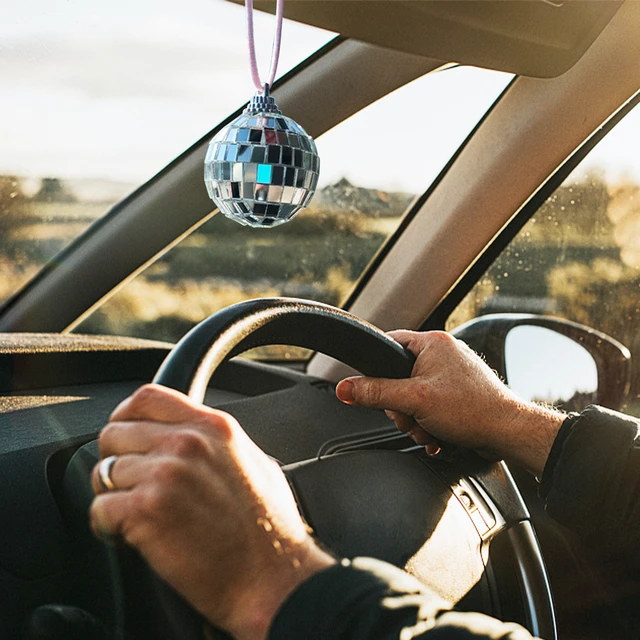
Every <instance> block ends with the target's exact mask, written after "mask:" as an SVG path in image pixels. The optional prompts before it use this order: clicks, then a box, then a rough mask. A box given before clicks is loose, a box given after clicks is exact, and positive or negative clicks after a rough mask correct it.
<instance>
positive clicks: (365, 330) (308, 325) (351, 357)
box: [153, 298, 415, 402]
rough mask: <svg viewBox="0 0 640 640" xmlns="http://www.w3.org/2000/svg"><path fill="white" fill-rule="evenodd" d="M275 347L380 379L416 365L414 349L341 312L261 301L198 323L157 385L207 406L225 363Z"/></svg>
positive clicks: (167, 361)
mask: <svg viewBox="0 0 640 640" xmlns="http://www.w3.org/2000/svg"><path fill="white" fill-rule="evenodd" d="M270 344H286V345H290V346H298V347H303V348H307V349H313V350H314V351H320V352H322V353H324V354H326V355H328V356H331V357H334V358H336V359H339V360H341V361H342V362H344V363H345V364H347V365H349V366H350V367H352V368H353V369H356V370H358V371H360V372H361V373H363V374H364V375H368V376H375V377H386V378H407V377H409V376H410V375H411V371H412V369H413V365H414V363H415V357H414V356H413V354H412V353H411V352H410V351H408V350H407V349H405V348H404V347H403V346H401V345H400V344H398V343H397V342H396V341H395V340H393V339H392V338H390V337H389V336H388V335H386V334H385V333H384V332H382V331H380V329H378V328H377V327H375V326H374V325H372V324H370V323H368V322H366V321H364V320H361V319H360V318H358V317H357V316H354V315H353V314H350V313H348V312H346V311H344V310H342V309H337V308H336V307H332V306H330V305H327V304H322V303H320V302H313V301H310V300H301V299H297V298H259V299H255V300H248V301H246V302H240V303H238V304H234V305H231V306H230V307H227V308H225V309H223V310H221V311H219V312H217V313H215V314H213V315H212V316H210V317H209V318H207V319H206V320H203V321H202V322H201V323H200V324H198V325H196V326H195V327H194V328H193V329H191V331H189V332H188V333H187V334H186V335H185V336H184V337H183V338H182V340H180V342H178V344H176V346H175V347H174V348H173V350H172V351H171V353H170V354H169V355H168V356H167V357H166V359H165V360H164V362H163V363H162V365H161V366H160V368H159V369H158V372H157V373H156V375H155V377H154V379H153V382H154V383H156V384H161V385H164V386H166V387H171V388H172V389H176V390H178V391H181V392H182V393H184V394H186V395H188V396H189V397H190V398H192V399H193V400H196V401H197V402H202V401H203V400H204V396H205V393H206V389H207V385H208V383H209V380H210V379H211V376H212V375H213V372H214V371H215V370H216V368H217V367H218V366H219V365H220V364H222V362H224V361H225V360H226V359H228V358H231V357H233V356H235V355H238V354H240V353H242V352H244V351H247V350H249V349H252V348H254V347H260V346H265V345H270Z"/></svg>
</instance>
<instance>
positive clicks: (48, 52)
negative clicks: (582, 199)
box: [0, 0, 640, 192]
mask: <svg viewBox="0 0 640 640" xmlns="http://www.w3.org/2000/svg"><path fill="white" fill-rule="evenodd" d="M4 5H5V6H3V7H2V9H0V114H1V115H2V117H1V118H0V172H2V173H11V174H17V175H20V176H23V177H25V178H32V179H35V178H39V177H43V176H57V177H63V178H102V179H109V180H118V181H123V182H127V183H132V184H137V183H140V182H143V181H145V180H147V179H148V178H150V177H151V176H152V175H154V174H155V173H156V172H157V171H159V170H161V169H162V168H163V167H164V166H165V165H166V164H167V163H169V162H170V161H171V160H172V159H173V158H174V157H175V156H177V155H178V154H179V153H180V152H182V151H183V150H184V149H185V148H187V147H188V146H190V145H191V144H192V143H193V142H195V141H197V140H198V139H199V138H200V137H201V136H202V135H204V134H205V133H206V132H207V131H209V130H210V129H211V128H213V126H214V125H215V124H216V123H217V122H219V121H220V120H221V119H223V118H224V117H225V116H226V115H227V114H228V113H229V112H231V111H233V110H235V109H236V108H238V107H239V106H240V105H241V104H243V103H244V102H245V101H246V100H247V99H248V98H249V97H250V96H251V95H252V94H253V85H252V82H251V78H250V73H249V64H248V55H247V48H246V38H245V15H244V8H243V7H240V6H235V5H231V4H229V3H227V2H224V1H223V0H181V1H180V2H175V0H109V1H107V0H90V1H88V2H87V0H23V1H22V2H14V3H4ZM255 20H256V33H257V37H258V43H257V44H258V60H259V63H260V66H261V69H262V74H263V75H266V72H267V69H266V66H267V64H268V61H269V58H270V48H271V38H272V33H273V26H274V19H273V17H272V16H268V15H263V14H260V13H259V12H257V13H256V16H255ZM331 37H332V34H331V33H329V32H326V31H321V30H319V29H314V28H312V27H308V26H304V25H300V24H297V23H291V22H287V23H286V24H285V27H284V31H283V44H282V55H281V63H280V66H279V74H278V75H281V74H282V73H284V72H286V71H287V70H288V69H289V68H291V67H293V66H295V64H297V63H298V62H299V61H301V60H303V59H304V58H305V57H307V56H308V55H309V54H311V53H312V52H313V51H315V50H316V49H318V48H319V47H320V46H322V45H323V44H324V43H325V42H327V41H328V40H330V39H331ZM508 81H509V76H508V75H507V74H499V73H495V72H488V71H483V70H478V69H454V70H451V71H447V72H444V73H438V74H433V75H432V76H431V77H429V78H426V79H420V80H418V81H416V82H414V83H411V84H410V85H408V86H407V87H405V88H402V89H400V90H399V91H397V92H395V93H394V94H392V95H390V96H388V97H387V98H385V99H384V100H382V101H380V102H379V103H377V104H376V105H373V106H371V107H370V108H369V109H367V110H365V111H363V112H361V113H360V114H357V115H356V116H355V117H354V118H352V119H350V120H349V121H347V122H346V123H343V124H342V125H341V126H339V127H337V128H336V129H334V130H333V131H331V132H329V133H327V134H325V136H323V137H321V138H320V139H319V140H318V148H319V151H320V154H321V159H322V171H321V185H322V184H327V183H331V182H335V181H336V180H338V179H339V178H341V177H343V176H346V177H347V178H348V179H349V180H351V181H352V182H354V183H355V184H359V185H362V186H368V187H376V188H380V189H396V190H403V191H409V192H416V191H422V190H423V189H425V188H426V187H427V186H428V184H429V182H430V181H431V180H432V179H433V178H434V177H435V176H436V175H437V173H438V172H439V170H440V169H441V167H442V166H443V165H444V164H445V163H446V161H447V159H448V158H449V157H450V155H451V154H452V153H453V152H454V151H455V149H456V148H457V146H458V145H459V144H460V142H462V140H463V139H464V137H465V136H466V135H467V133H468V131H469V130H470V129H471V128H472V127H473V125H474V123H475V122H476V121H477V119H478V118H479V117H480V116H481V115H482V114H483V113H484V111H485V110H486V109H487V108H488V107H489V106H490V104H491V103H492V102H493V100H494V99H495V98H496V97H497V95H499V93H500V91H501V90H502V88H503V87H504V86H505V85H506V84H507V82H508ZM407 105H426V106H427V107H428V109H429V118H423V117H421V113H420V112H419V111H415V110H414V111H410V112H409V113H408V114H407V109H406V106H407ZM400 111H402V113H403V116H402V119H401V120H399V118H398V115H397V114H398V113H399V112H400ZM398 121H400V122H401V123H402V127H400V128H399V130H398V127H395V126H394V125H395V124H396V123H397V122H398ZM408 121H410V122H408ZM381 122H382V123H383V126H382V128H381V127H380V123H381ZM385 123H386V124H387V125H388V126H385ZM301 124H303V126H304V123H301ZM409 127H410V129H411V131H412V132H414V133H413V134H412V135H413V137H414V139H413V140H409V141H406V140H403V139H402V134H403V131H405V130H406V129H407V128H409ZM371 131H376V132H377V135H375V136H372V135H371ZM638 143H640V139H639V140H638ZM638 143H636V144H630V141H629V139H628V133H627V134H626V136H624V137H621V138H620V139H619V140H615V139H613V138H612V142H611V143H609V145H608V146H607V147H606V148H605V147H602V150H599V151H598V154H595V156H594V158H593V162H592V163H593V164H600V165H603V164H605V165H607V166H611V167H614V170H615V171H617V172H619V173H620V172H624V171H628V167H636V170H637V171H638V174H639V175H640V167H639V162H638V159H637V157H636V150H637V148H638V146H639V144H638ZM599 156H601V157H599Z"/></svg>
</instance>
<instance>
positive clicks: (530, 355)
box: [504, 325, 598, 411]
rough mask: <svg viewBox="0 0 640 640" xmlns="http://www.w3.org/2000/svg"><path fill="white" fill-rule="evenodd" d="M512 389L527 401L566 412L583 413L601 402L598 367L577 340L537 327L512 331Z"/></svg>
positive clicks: (508, 369)
mask: <svg viewBox="0 0 640 640" xmlns="http://www.w3.org/2000/svg"><path fill="white" fill-rule="evenodd" d="M504 356H505V374H506V380H507V383H508V384H509V386H510V387H511V388H512V389H513V390H514V391H515V392H516V393H517V394H518V395H519V396H521V397H522V398H524V399H525V400H532V401H535V402H545V403H547V404H550V405H553V406H554V407H557V408H560V409H564V410H565V411H581V410H582V409H584V408H585V407H586V406H588V405H590V404H593V403H595V402H597V394H598V367H597V365H596V361H595V360H594V358H593V356H592V355H591V354H590V353H589V351H587V349H585V348H584V347H583V346H582V345H580V344H579V343H577V342H576V341H575V340H572V339H571V338H569V337H567V336H564V335H562V334H560V333H557V332H556V331H553V330H551V329H547V328H545V327H539V326H535V325H520V326H517V327H514V328H513V329H511V330H510V331H509V332H508V333H507V336H506V340H505V346H504Z"/></svg>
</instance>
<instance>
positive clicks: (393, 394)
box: [336, 376, 418, 415]
mask: <svg viewBox="0 0 640 640" xmlns="http://www.w3.org/2000/svg"><path fill="white" fill-rule="evenodd" d="M336 396H337V397H338V399H339V400H341V401H342V402H344V403H345V404H355V405H358V406H361V407H369V408H371V409H390V410H392V411H399V412H401V413H405V414H407V415H412V414H413V413H415V411H416V409H417V406H416V399H417V397H418V394H417V393H415V379H413V378H402V379H397V380H396V379H390V378H368V377H364V376H362V377H353V378H346V379H345V380H341V381H340V382H339V383H338V385H337V386H336Z"/></svg>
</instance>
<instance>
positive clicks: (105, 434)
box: [98, 407, 247, 458]
mask: <svg viewBox="0 0 640 640" xmlns="http://www.w3.org/2000/svg"><path fill="white" fill-rule="evenodd" d="M239 436H243V437H247V436H246V434H245V433H244V431H243V430H242V428H241V427H240V425H239V424H238V422H237V421H236V419H235V418H234V417H233V416H231V415H229V414H228V413H225V412H224V411H218V410H216V409H209V408H208V407H203V410H202V411H201V412H200V415H199V418H198V419H197V420H193V421H187V422H183V423H180V424H171V423H166V422H163V421H161V422H149V421H131V422H110V423H109V424H107V426H106V427H105V428H104V429H103V430H102V432H101V433H100V438H99V440H98V445H99V448H100V455H101V457H103V458H106V457H107V456H113V455H122V454H124V453H149V452H151V451H155V450H164V451H173V452H174V453H178V454H181V453H182V452H184V449H185V447H189V443H191V444H193V441H194V440H197V441H200V440H202V439H203V438H204V439H212V440H213V441H215V442H216V443H225V442H229V440H230V439H231V438H232V437H236V438H237V437H239ZM196 444H198V443H196ZM199 444H202V443H199Z"/></svg>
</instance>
